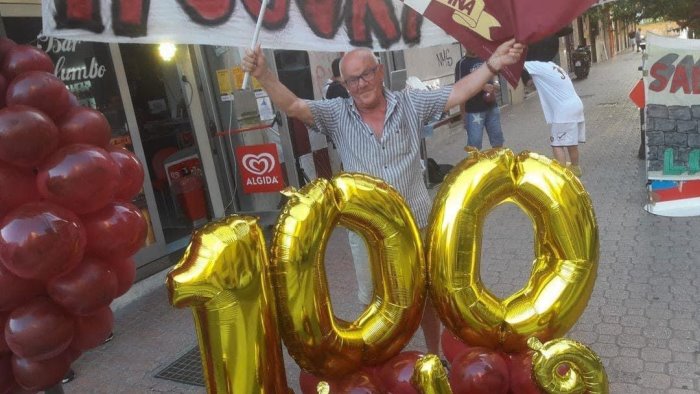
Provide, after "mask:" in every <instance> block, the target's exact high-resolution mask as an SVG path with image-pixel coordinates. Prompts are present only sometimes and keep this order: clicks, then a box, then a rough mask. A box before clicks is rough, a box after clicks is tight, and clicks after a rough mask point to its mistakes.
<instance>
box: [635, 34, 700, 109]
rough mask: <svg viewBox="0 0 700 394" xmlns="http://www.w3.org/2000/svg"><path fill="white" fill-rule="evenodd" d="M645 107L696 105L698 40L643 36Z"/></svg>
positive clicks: (699, 90)
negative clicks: (645, 38)
mask: <svg viewBox="0 0 700 394" xmlns="http://www.w3.org/2000/svg"><path fill="white" fill-rule="evenodd" d="M647 51H648V52H649V58H648V60H647V64H648V69H649V76H647V77H646V82H647V83H646V86H647V104H662V105H699V104H700V80H699V79H698V77H699V76H700V73H699V72H698V68H699V66H698V65H700V40H687V39H681V38H669V37H661V36H657V35H654V34H649V35H648V36H647Z"/></svg>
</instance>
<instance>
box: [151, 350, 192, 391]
mask: <svg viewBox="0 0 700 394" xmlns="http://www.w3.org/2000/svg"><path fill="white" fill-rule="evenodd" d="M155 377H156V378H160V379H167V380H172V381H174V382H178V383H184V384H189V385H192V386H202V387H204V374H203V372H202V358H201V356H200V355H199V347H198V346H195V347H194V348H192V349H191V350H190V351H188V352H187V353H185V354H183V355H182V356H180V358H178V359H177V360H175V361H174V362H173V363H172V364H170V365H168V366H167V367H165V368H164V369H163V370H162V371H160V372H158V373H157V374H156V375H155Z"/></svg>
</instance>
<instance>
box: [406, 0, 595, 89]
mask: <svg viewBox="0 0 700 394" xmlns="http://www.w3.org/2000/svg"><path fill="white" fill-rule="evenodd" d="M402 1H403V2H404V3H405V4H406V5H407V6H409V7H411V8H413V9H414V10H416V11H417V12H419V13H420V14H422V15H423V16H425V17H426V18H428V19H429V20H430V21H432V22H433V23H435V24H436V25H438V26H439V27H441V28H442V29H443V30H445V32H447V34H449V35H451V36H452V37H454V38H455V39H456V40H457V41H459V42H460V43H461V44H462V45H464V46H465V47H466V48H468V49H469V50H470V51H472V52H474V54H475V55H476V56H478V57H480V58H482V59H487V58H488V57H489V56H491V54H492V53H493V52H494V50H495V49H496V48H497V47H498V45H500V44H501V43H503V42H504V41H507V40H509V39H511V38H513V37H515V39H516V40H517V41H518V42H522V43H524V44H532V43H535V42H537V41H539V40H541V39H543V38H545V37H547V36H549V35H552V34H554V33H555V32H557V31H558V30H559V29H561V28H562V27H564V26H566V25H568V24H569V23H571V21H572V20H574V18H576V17H577V16H578V15H580V14H581V13H583V12H584V11H585V10H586V9H588V8H589V7H590V6H591V4H593V3H594V2H595V0H569V1H566V0H402ZM524 60H525V56H523V58H522V60H521V61H520V62H519V63H518V64H515V65H513V66H510V67H506V68H505V69H504V70H503V74H504V76H505V77H506V79H507V80H508V81H509V82H510V83H511V84H512V85H514V86H515V85H517V83H518V79H519V78H520V72H521V71H522V67H523V62H524Z"/></svg>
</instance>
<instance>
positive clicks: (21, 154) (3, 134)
mask: <svg viewBox="0 0 700 394" xmlns="http://www.w3.org/2000/svg"><path fill="white" fill-rule="evenodd" d="M57 146H58V129H57V128H56V125H54V124H53V121H52V120H51V118H49V117H48V116H46V115H45V114H44V113H43V112H41V111H38V110H36V109H34V108H31V107H27V106H24V105H17V106H10V107H7V108H3V109H2V110H0V160H2V161H5V162H7V163H9V164H13V165H16V166H19V167H27V168H32V167H34V166H36V165H37V164H39V163H41V161H42V160H44V159H45V158H46V157H48V156H49V155H50V154H51V152H53V151H54V150H56V147H57Z"/></svg>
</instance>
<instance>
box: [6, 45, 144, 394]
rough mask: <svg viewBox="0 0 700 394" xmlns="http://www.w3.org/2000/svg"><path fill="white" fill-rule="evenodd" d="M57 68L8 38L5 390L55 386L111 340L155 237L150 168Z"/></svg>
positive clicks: (46, 57) (42, 54) (39, 53)
mask: <svg viewBox="0 0 700 394" xmlns="http://www.w3.org/2000/svg"><path fill="white" fill-rule="evenodd" d="M53 69H54V66H53V62H52V61H51V59H50V58H49V57H48V55H46V54H45V53H44V52H43V51H41V50H40V49H37V48H34V47H31V46H28V45H16V44H15V43H14V42H12V41H11V40H8V39H5V38H0V73H2V74H1V75H0V394H4V393H11V392H19V391H23V390H27V391H39V390H45V389H47V388H49V387H51V386H54V385H56V384H58V383H59V382H60V381H61V379H62V378H63V376H64V375H65V374H66V373H67V372H68V370H69V368H70V364H71V363H72V362H73V361H75V359H77V358H78V357H79V356H80V354H82V352H84V351H86V350H89V349H91V348H94V347H96V346H98V345H100V344H102V343H103V342H104V340H105V339H106V338H107V337H108V336H109V335H110V333H111V332H112V324H113V316H112V311H111V310H110V308H109V304H110V303H111V302H112V301H113V300H114V299H115V298H116V297H119V296H120V295H122V294H124V293H126V291H127V290H128V289H129V287H130V286H131V284H132V283H133V281H134V276H135V266H134V262H133V260H131V258H130V257H131V256H132V255H133V254H134V253H136V252H137V251H138V250H139V248H140V247H141V246H142V245H143V242H144V240H145V239H146V233H147V223H146V220H145V218H144V217H143V215H142V214H141V211H140V210H139V209H138V208H137V207H135V206H134V205H132V204H131V203H130V201H131V200H132V199H133V198H134V197H135V196H136V195H137V194H138V193H139V192H140V190H141V187H142V184H143V177H144V172H143V167H142V166H141V164H140V163H139V161H138V160H137V159H136V157H135V156H134V155H133V154H132V153H131V152H128V151H126V150H124V149H111V148H110V146H109V141H110V138H111V128H110V126H109V123H108V122H107V119H106V118H105V117H104V116H103V115H102V114H101V113H100V112H99V111H96V110H93V109H90V108H82V107H79V106H78V105H77V102H76V100H75V97H74V96H73V95H72V94H71V93H70V92H69V91H68V89H67V88H66V86H65V85H64V84H63V82H61V80H59V79H58V78H56V77H55V76H54V75H53V74H51V73H52V72H53Z"/></svg>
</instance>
